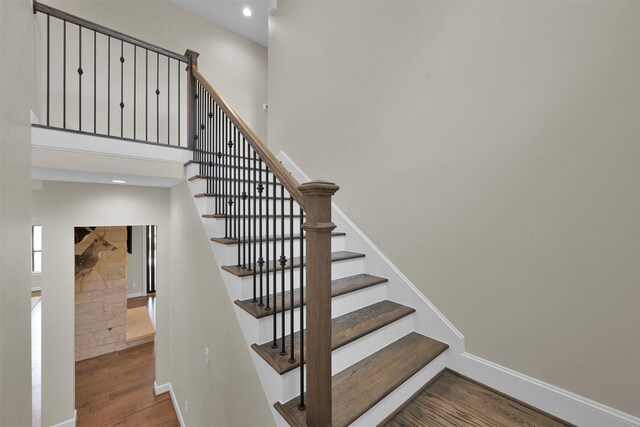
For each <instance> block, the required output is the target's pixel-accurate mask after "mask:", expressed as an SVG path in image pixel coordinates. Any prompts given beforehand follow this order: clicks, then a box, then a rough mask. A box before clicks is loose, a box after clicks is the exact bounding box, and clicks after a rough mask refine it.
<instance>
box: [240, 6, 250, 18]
mask: <svg viewBox="0 0 640 427" xmlns="http://www.w3.org/2000/svg"><path fill="white" fill-rule="evenodd" d="M242 14H243V15H244V16H246V17H247V18H248V17H249V16H251V9H250V8H248V7H245V8H244V9H242Z"/></svg>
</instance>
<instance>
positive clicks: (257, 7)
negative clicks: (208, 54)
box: [170, 0, 276, 46]
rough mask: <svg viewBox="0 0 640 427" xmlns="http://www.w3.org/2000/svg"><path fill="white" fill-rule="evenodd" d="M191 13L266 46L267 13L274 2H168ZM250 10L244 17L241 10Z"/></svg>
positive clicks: (251, 0)
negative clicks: (249, 14)
mask: <svg viewBox="0 0 640 427" xmlns="http://www.w3.org/2000/svg"><path fill="white" fill-rule="evenodd" d="M170 1H171V2H173V3H175V4H177V5H178V6H180V7H182V8H184V9H186V10H188V11H189V12H191V13H194V14H196V15H199V16H201V17H203V18H205V19H208V20H209V21H211V22H213V23H216V24H218V25H220V26H222V27H224V28H226V29H228V30H231V31H233V32H234V33H237V34H240V35H241V36H244V37H246V38H248V39H250V40H253V41H254V42H256V43H260V44H261V45H263V46H267V34H268V29H267V28H268V21H269V13H273V12H274V11H275V7H276V0H170ZM245 7H249V8H251V11H252V15H251V16H250V17H246V16H244V15H243V14H242V9H244V8H245Z"/></svg>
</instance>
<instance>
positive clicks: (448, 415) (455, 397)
mask: <svg viewBox="0 0 640 427" xmlns="http://www.w3.org/2000/svg"><path fill="white" fill-rule="evenodd" d="M570 425H571V424H568V423H566V422H564V421H562V420H559V419H557V418H554V417H552V416H550V415H548V414H545V413H543V412H540V411H538V410H537V409H535V408H532V407H530V406H528V405H525V404H523V403H521V402H518V401H516V400H514V399H511V398H509V397H508V396H505V395H503V394H502V393H499V392H497V391H495V390H492V389H490V388H488V387H485V386H483V385H482V384H479V383H476V382H474V381H471V380H469V379H467V378H464V377H462V376H461V375H458V374H457V373H455V372H453V371H450V370H444V371H443V372H442V373H441V374H440V375H439V376H438V377H437V378H436V379H435V380H434V381H432V382H431V383H430V384H428V385H427V386H426V387H425V388H423V389H422V390H421V391H420V392H418V393H417V394H416V395H415V396H414V398H413V399H412V400H410V401H409V402H408V403H407V404H405V406H404V407H402V408H401V409H400V410H399V411H397V412H396V413H395V414H394V415H392V416H391V417H389V418H387V420H385V422H383V423H382V424H381V426H388V427H427V426H428V427H436V426H437V427H453V426H475V427H499V426H531V427H536V426H540V427H543V426H544V427H556V426H570Z"/></svg>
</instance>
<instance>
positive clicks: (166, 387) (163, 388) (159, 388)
mask: <svg viewBox="0 0 640 427" xmlns="http://www.w3.org/2000/svg"><path fill="white" fill-rule="evenodd" d="M153 392H154V393H155V394H156V396H157V395H159V394H162V393H167V392H169V396H171V401H172V402H173V408H174V409H175V410H176V415H177V416H178V422H179V423H180V427H186V424H185V422H184V418H182V412H180V405H178V399H177V398H176V394H175V392H174V391H173V387H172V386H171V383H166V384H160V385H158V383H156V382H155V381H154V382H153Z"/></svg>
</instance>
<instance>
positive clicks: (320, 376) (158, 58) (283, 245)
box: [34, 2, 338, 427]
mask: <svg viewBox="0 0 640 427" xmlns="http://www.w3.org/2000/svg"><path fill="white" fill-rule="evenodd" d="M34 12H42V13H43V14H44V15H43V16H44V17H45V18H46V23H45V28H46V35H45V37H44V40H45V43H46V84H44V85H43V87H46V100H45V101H44V111H45V112H46V114H45V116H46V121H45V122H46V126H48V127H52V128H59V129H64V130H70V131H77V132H82V133H89V134H96V135H105V136H111V137H117V138H124V139H131V140H134V141H138V142H153V143H161V144H169V145H173V146H178V147H185V148H189V149H191V150H192V152H193V160H194V162H196V163H197V164H198V167H199V176H198V178H201V179H204V180H206V182H207V185H206V193H204V194H201V195H200V196H201V197H206V198H208V199H210V200H212V203H211V204H210V205H209V207H210V209H211V213H210V214H207V215H205V216H206V217H212V218H221V219H224V225H225V227H224V237H222V236H216V237H219V239H218V240H220V241H222V242H224V243H226V244H235V245H236V248H237V251H236V255H237V256H236V263H235V265H231V266H225V267H224V268H225V269H226V270H227V271H229V272H230V273H233V274H235V275H237V276H241V277H246V276H249V277H250V280H251V282H252V284H253V292H252V298H251V300H250V302H251V304H253V306H254V310H255V311H256V312H261V313H262V314H264V315H265V316H270V318H271V324H272V338H271V350H272V352H273V353H274V354H276V355H278V356H279V357H281V358H286V359H285V360H286V361H288V363H289V364H291V366H294V367H295V366H297V367H298V369H299V380H300V401H299V409H300V410H301V411H302V410H305V411H306V419H307V425H309V426H312V427H315V426H328V425H331V406H332V404H331V231H332V230H333V229H334V228H335V225H334V224H333V223H332V222H331V196H332V195H333V194H334V193H335V192H336V191H337V190H338V187H337V186H336V185H334V184H332V183H328V182H322V181H313V182H309V183H305V184H303V185H300V184H299V183H298V182H297V181H296V179H295V178H294V177H293V176H292V175H291V173H289V171H287V170H286V168H284V167H283V166H282V164H281V163H280V162H279V161H278V160H277V158H276V157H275V156H274V155H273V153H271V151H270V150H269V149H268V148H267V146H266V145H265V144H264V143H263V142H262V141H261V140H260V138H259V137H258V136H257V135H256V134H255V133H254V132H253V131H252V130H251V129H250V128H249V126H248V125H247V124H246V123H245V122H244V121H243V120H242V119H241V118H240V117H239V116H238V114H237V113H236V112H235V111H234V110H233V109H232V108H231V107H230V106H229V104H228V103H227V102H226V101H225V100H224V99H223V98H222V97H221V96H220V95H219V94H218V92H217V91H216V90H215V89H214V88H213V86H212V85H211V84H210V83H209V82H208V81H207V80H206V79H205V78H204V76H203V75H202V73H201V72H200V70H199V69H198V56H199V54H198V53H197V52H194V51H191V50H187V52H186V53H185V55H180V54H176V53H174V52H171V51H168V50H166V49H163V48H160V47H157V46H154V45H152V44H150V43H147V42H144V41H141V40H138V39H135V38H133V37H130V36H127V35H125V34H122V33H119V32H117V31H113V30H110V29H108V28H105V27H103V26H100V25H97V24H94V23H92V22H89V21H87V20H84V19H82V18H78V17H76V16H73V15H69V14H67V13H65V12H62V11H60V10H57V9H54V8H51V7H48V6H45V5H43V4H42V3H38V2H34ZM54 20H55V21H56V24H55V25H54ZM72 39H73V40H75V41H73V40H72ZM83 39H84V44H83ZM87 39H88V40H89V43H88V46H87V43H86V40H87ZM54 46H55V47H56V50H55V51H56V54H55V55H52V48H53V47H54ZM87 57H88V58H89V61H88V63H87V61H86V58H87ZM83 58H84V62H83ZM185 64H186V65H187V66H186V67H184V68H183V66H184V65H185ZM76 67H77V69H76V70H75V71H76V73H75V74H74V73H72V72H70V71H69V70H72V69H74V68H76ZM87 76H89V78H88V80H87ZM72 84H73V85H74V90H71V88H70V85H72ZM83 84H84V85H85V87H84V89H85V90H84V91H83ZM87 86H88V87H89V91H87V90H86V87H87ZM87 92H88V93H87ZM296 283H297V284H298V286H296ZM305 284H306V286H305ZM305 305H306V310H304V309H303V307H304V306H305ZM296 309H298V313H297V316H296V313H295V310H296ZM305 325H306V333H305V332H304V331H305ZM296 331H298V332H296ZM305 382H306V384H305Z"/></svg>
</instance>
